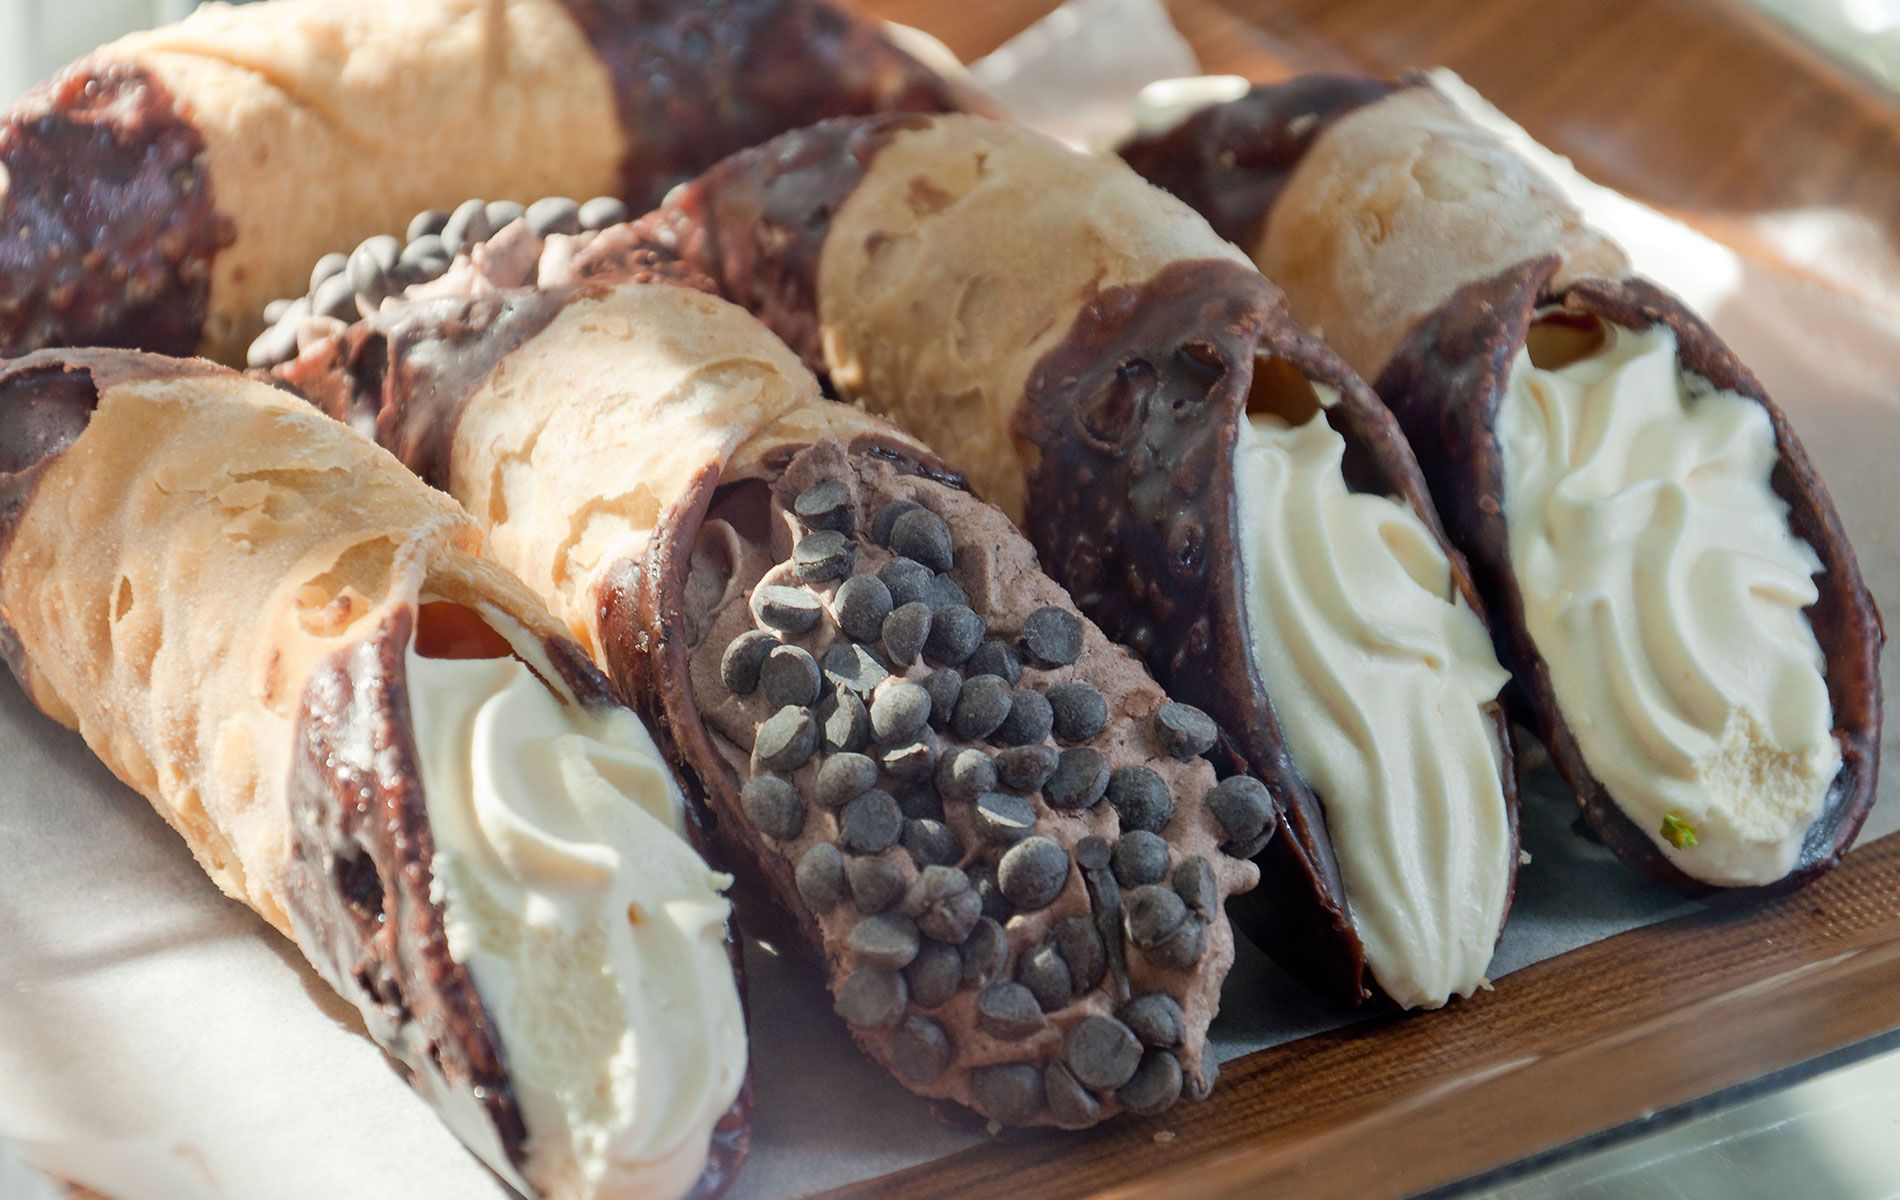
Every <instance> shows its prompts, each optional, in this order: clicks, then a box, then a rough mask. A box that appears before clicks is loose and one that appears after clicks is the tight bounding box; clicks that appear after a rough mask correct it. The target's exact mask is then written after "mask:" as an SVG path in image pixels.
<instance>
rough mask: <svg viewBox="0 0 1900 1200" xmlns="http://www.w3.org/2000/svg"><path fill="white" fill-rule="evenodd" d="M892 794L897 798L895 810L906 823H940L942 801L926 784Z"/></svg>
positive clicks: (941, 818)
mask: <svg viewBox="0 0 1900 1200" xmlns="http://www.w3.org/2000/svg"><path fill="white" fill-rule="evenodd" d="M893 794H894V795H895V796H896V797H897V810H898V811H899V812H901V813H903V814H904V819H905V820H906V821H937V822H942V820H943V801H942V800H939V799H938V798H937V792H936V789H934V788H932V787H931V786H930V785H929V784H928V783H914V784H911V785H910V786H909V787H906V788H900V789H899V790H898V791H897V792H895V793H893Z"/></svg>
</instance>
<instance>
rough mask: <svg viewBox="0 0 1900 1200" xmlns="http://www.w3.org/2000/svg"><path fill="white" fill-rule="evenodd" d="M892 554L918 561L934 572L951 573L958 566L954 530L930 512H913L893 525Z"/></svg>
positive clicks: (902, 516) (898, 519)
mask: <svg viewBox="0 0 1900 1200" xmlns="http://www.w3.org/2000/svg"><path fill="white" fill-rule="evenodd" d="M888 545H889V546H890V548H891V552H892V553H894V554H901V555H903V556H904V557H905V558H910V559H915V560H916V561H918V562H920V563H922V564H924V565H925V566H926V567H929V568H930V569H931V570H933V571H948V570H949V569H950V568H951V567H952V566H953V565H955V562H956V556H955V544H954V543H953V542H952V541H951V539H950V526H949V525H947V524H945V523H944V519H943V518H942V517H940V516H938V515H937V514H936V513H934V512H931V511H930V510H929V509H927V508H922V507H918V508H913V509H911V510H910V511H908V512H906V513H903V514H902V515H900V516H899V517H898V518H897V519H896V520H894V521H892V522H891V536H890V539H889V542H888Z"/></svg>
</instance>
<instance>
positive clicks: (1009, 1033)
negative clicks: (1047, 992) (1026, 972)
mask: <svg viewBox="0 0 1900 1200" xmlns="http://www.w3.org/2000/svg"><path fill="white" fill-rule="evenodd" d="M1042 1023H1043V1015H1042V1006H1041V1005H1039V1004H1037V1003H1036V994H1035V993H1034V992H1032V991H1030V990H1029V989H1028V988H1026V987H1024V986H1023V985H1022V984H1020V983H992V984H990V985H989V986H988V987H986V988H984V989H983V990H982V991H980V992H978V993H977V994H976V1027H977V1028H978V1029H981V1030H982V1031H983V1032H984V1033H987V1034H989V1035H990V1036H991V1037H995V1038H1001V1039H1002V1040H1003V1041H1006V1042H1016V1041H1021V1040H1022V1039H1023V1038H1026V1037H1033V1036H1035V1035H1036V1034H1037V1033H1040V1032H1041V1031H1042Z"/></svg>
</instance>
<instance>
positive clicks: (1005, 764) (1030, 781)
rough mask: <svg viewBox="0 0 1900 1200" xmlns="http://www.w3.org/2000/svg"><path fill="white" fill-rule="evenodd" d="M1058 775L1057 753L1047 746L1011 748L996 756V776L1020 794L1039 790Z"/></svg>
mask: <svg viewBox="0 0 1900 1200" xmlns="http://www.w3.org/2000/svg"><path fill="white" fill-rule="evenodd" d="M1055 773H1056V752H1055V751H1054V750H1051V749H1050V748H1049V747H1047V746H1011V747H1010V748H1009V749H1007V750H1005V751H1003V752H1002V753H1000V754H998V755H997V756H996V774H997V775H998V776H999V777H1000V778H1001V779H1002V781H1003V783H1004V785H1005V786H1007V787H1010V788H1013V789H1014V790H1016V791H1019V792H1033V791H1037V790H1039V789H1040V788H1041V787H1042V785H1043V784H1045V783H1047V782H1049V777H1050V776H1051V775H1054V774H1055Z"/></svg>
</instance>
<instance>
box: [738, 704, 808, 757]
mask: <svg viewBox="0 0 1900 1200" xmlns="http://www.w3.org/2000/svg"><path fill="white" fill-rule="evenodd" d="M816 749H818V723H817V722H816V721H814V720H812V717H811V713H810V712H809V711H808V710H806V709H803V708H794V707H792V706H791V705H787V706H785V707H784V708H781V709H779V710H778V711H777V712H775V713H773V714H772V715H771V716H769V717H767V718H766V719H765V721H764V722H763V723H762V724H760V726H759V732H758V740H757V741H755V742H753V743H752V758H753V760H754V761H755V762H757V763H758V764H759V765H760V766H762V767H764V768H766V769H767V770H770V771H796V770H798V768H800V767H802V766H804V765H805V760H806V759H808V758H810V757H811V756H812V751H814V750H816Z"/></svg>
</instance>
